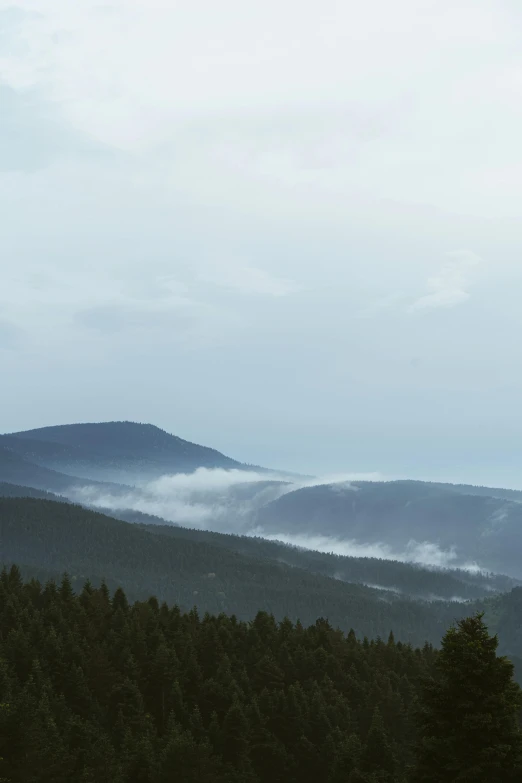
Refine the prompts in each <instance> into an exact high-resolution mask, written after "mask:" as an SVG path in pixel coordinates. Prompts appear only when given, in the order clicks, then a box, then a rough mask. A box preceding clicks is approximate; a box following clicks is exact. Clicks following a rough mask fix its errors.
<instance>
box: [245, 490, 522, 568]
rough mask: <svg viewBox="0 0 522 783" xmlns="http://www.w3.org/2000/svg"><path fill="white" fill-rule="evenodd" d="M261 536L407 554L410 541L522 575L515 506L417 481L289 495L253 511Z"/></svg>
mask: <svg viewBox="0 0 522 783" xmlns="http://www.w3.org/2000/svg"><path fill="white" fill-rule="evenodd" d="M255 521H256V524H257V526H258V527H259V529H261V530H262V531H263V533H264V534H267V533H270V534H276V535H277V534H279V535H282V534H288V535H293V536H296V537H302V538H306V537H311V536H317V535H320V536H326V537H332V538H336V539H341V540H353V541H356V542H360V543H366V544H368V543H370V544H385V545H386V546H387V547H388V548H389V549H390V550H391V551H392V552H395V553H405V552H406V553H407V551H408V547H411V542H412V541H414V542H418V543H420V544H422V543H423V542H430V543H431V544H435V545H437V546H438V547H440V548H442V549H443V550H448V551H449V550H451V549H454V550H455V553H456V555H457V556H458V557H459V558H460V559H461V560H476V561H477V562H478V563H479V564H480V565H481V566H483V567H484V568H486V569H488V570H491V571H499V572H503V573H509V574H511V575H512V576H516V577H522V564H521V563H520V557H519V552H520V551H521V548H522V504H521V503H519V502H517V501H514V500H507V499H504V498H501V497H491V496H487V495H482V494H465V493H464V492H463V491H462V490H461V489H459V488H455V487H452V486H451V485H438V484H429V483H424V482H401V481H398V482H383V483H372V482H355V483H351V484H348V483H347V484H345V485H321V486H314V487H306V488H303V489H298V490H295V491H294V492H289V493H287V494H285V495H283V496H282V497H280V498H279V499H277V500H274V501H272V502H271V503H268V504H266V505H265V506H263V508H261V509H259V510H258V512H257V515H256V520H255Z"/></svg>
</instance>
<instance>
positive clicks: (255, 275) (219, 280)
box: [199, 264, 300, 297]
mask: <svg viewBox="0 0 522 783" xmlns="http://www.w3.org/2000/svg"><path fill="white" fill-rule="evenodd" d="M199 279H200V280H201V281H203V282H206V283H213V284H215V285H217V286H221V287H223V288H229V289H232V290H235V291H238V292H239V293H241V294H259V295H266V296H274V297H282V296H288V294H292V293H295V292H296V291H299V290H300V286H299V285H298V284H297V283H296V282H294V281H293V280H288V279H286V278H283V277H277V276H276V275H272V274H270V273H269V272H268V271H266V270H264V269H259V268H257V267H253V266H228V265H226V264H225V265H222V266H218V267H217V268H216V270H215V271H206V272H201V273H200V274H199Z"/></svg>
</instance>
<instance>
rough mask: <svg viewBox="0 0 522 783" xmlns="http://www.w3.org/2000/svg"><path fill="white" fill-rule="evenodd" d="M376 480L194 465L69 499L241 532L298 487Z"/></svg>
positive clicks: (344, 488)
mask: <svg viewBox="0 0 522 783" xmlns="http://www.w3.org/2000/svg"><path fill="white" fill-rule="evenodd" d="M372 480H375V481H379V480H382V476H381V475H380V474H378V473H351V474H341V475H330V476H325V477H323V478H306V479H300V478H295V479H289V478H288V476H285V475H283V474H281V475H279V474H278V473H276V472H270V473H265V472H257V471H254V470H252V471H250V470H248V471H245V470H223V469H219V468H218V469H209V468H198V469H197V470H195V471H194V472H193V473H176V474H174V475H164V476H161V477H160V478H158V479H155V480H153V481H147V482H141V483H139V484H138V486H137V487H136V488H135V489H133V490H129V491H128V492H127V493H124V494H122V493H121V492H120V491H115V492H114V493H111V492H110V491H106V490H103V491H102V492H100V490H99V488H97V487H96V486H91V487H86V488H82V489H78V490H76V491H75V495H74V499H75V500H77V501H79V502H82V503H87V504H89V505H93V506H97V507H102V508H109V509H122V508H127V509H132V510H133V511H141V512H143V513H147V514H153V515H155V516H159V517H162V518H163V519H166V520H168V521H170V522H176V523H178V524H182V525H192V526H195V527H209V528H210V529H213V530H219V531H221V532H226V533H237V532H240V533H246V532H248V531H249V530H250V529H251V527H252V524H253V519H254V515H255V512H256V511H257V509H259V508H260V507H261V506H262V505H265V504H266V503H269V502H271V501H272V500H277V498H280V497H281V496H282V495H285V494H287V493H288V492H292V491H293V490H296V489H301V488H303V487H312V486H318V485H321V484H328V485H333V487H334V488H335V491H337V492H355V491H357V488H356V487H354V486H352V485H351V482H352V481H372Z"/></svg>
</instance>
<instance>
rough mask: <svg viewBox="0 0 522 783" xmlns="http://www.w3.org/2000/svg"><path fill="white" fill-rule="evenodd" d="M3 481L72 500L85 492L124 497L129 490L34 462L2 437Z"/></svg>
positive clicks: (0, 466)
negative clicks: (5, 442) (7, 443)
mask: <svg viewBox="0 0 522 783" xmlns="http://www.w3.org/2000/svg"><path fill="white" fill-rule="evenodd" d="M0 482H2V483H4V484H10V485H15V486H18V487H26V488H31V489H36V490H41V491H44V492H51V493H52V494H58V495H65V496H70V497H73V498H74V497H75V496H76V495H77V494H78V492H80V493H81V491H82V490H86V489H90V490H93V489H97V490H98V492H102V491H105V492H109V493H110V494H111V496H113V497H115V498H118V497H119V496H121V495H122V494H123V495H125V494H126V493H127V492H128V490H129V488H128V487H127V488H125V487H123V486H121V485H118V484H111V483H110V482H103V481H93V480H90V479H85V478H79V477H78V476H73V475H70V474H65V473H60V472H59V471H57V470H53V469H52V468H48V467H44V466H43V465H39V464H37V463H35V462H31V461H30V460H29V459H26V458H25V457H22V456H20V455H19V454H17V453H16V452H15V451H13V449H11V448H10V447H9V446H6V445H4V443H3V441H2V436H0ZM26 495H27V493H26Z"/></svg>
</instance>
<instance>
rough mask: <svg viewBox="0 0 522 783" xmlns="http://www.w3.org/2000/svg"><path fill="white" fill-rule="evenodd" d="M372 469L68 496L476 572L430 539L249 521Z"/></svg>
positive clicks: (200, 479) (343, 486)
mask: <svg viewBox="0 0 522 783" xmlns="http://www.w3.org/2000/svg"><path fill="white" fill-rule="evenodd" d="M382 480H384V478H383V477H382V476H380V475H379V474H377V473H370V474H368V473H365V474H349V475H333V476H325V477H322V478H316V479H304V480H302V481H298V480H292V481H290V480H289V479H288V476H286V477H285V476H282V475H281V476H279V475H277V474H266V473H258V472H256V471H243V470H224V469H208V468H199V469H198V470H196V471H194V472H193V473H188V474H186V473H182V474H175V475H167V476H162V477H161V478H159V479H156V480H154V481H150V482H146V483H144V484H143V485H142V486H140V487H134V488H132V489H131V488H129V490H128V492H126V493H125V492H124V493H122V492H121V491H119V492H117V491H115V492H114V493H111V491H110V490H109V491H106V490H102V491H100V489H99V487H96V486H94V485H93V486H91V487H87V488H81V489H77V490H76V491H75V493H74V495H71V496H70V497H71V499H72V500H74V501H76V502H79V503H82V504H85V505H89V506H91V507H95V508H103V509H104V510H111V511H121V510H132V511H139V512H142V513H144V514H151V515H153V516H156V517H161V518H163V519H165V520H167V521H168V522H173V523H176V524H178V525H182V526H185V527H192V528H199V529H205V530H214V531H217V532H222V533H238V534H243V535H257V536H261V537H264V538H267V539H269V540H272V541H276V540H277V541H281V542H282V543H285V544H292V545H295V546H299V547H302V548H305V549H311V550H315V551H319V552H326V553H334V554H338V555H345V556H350V557H375V558H380V559H384V560H399V561H403V562H408V563H416V564H418V565H421V566H425V567H435V568H448V567H451V568H461V569H463V570H467V571H475V572H478V571H480V570H481V569H480V568H479V566H478V565H477V564H476V563H470V562H464V561H462V560H461V559H460V558H459V556H458V555H457V553H456V551H455V550H454V549H453V548H451V549H446V550H443V549H441V548H440V547H439V546H438V545H437V544H435V543H432V542H430V541H423V542H419V541H415V540H411V541H409V542H408V544H407V546H406V547H404V549H402V550H397V549H396V548H394V547H392V546H390V545H388V544H386V543H384V542H383V543H364V542H361V541H355V540H341V539H336V538H331V537H327V536H321V535H319V534H318V535H311V536H308V535H307V536H304V535H288V534H287V533H284V532H280V533H277V534H273V533H270V534H268V533H267V534H265V532H264V531H263V529H262V528H259V527H257V526H256V524H255V514H256V511H257V510H258V509H259V508H261V507H262V506H264V505H266V504H267V503H270V502H271V501H274V500H277V499H278V498H280V497H282V496H283V495H285V494H287V493H289V492H293V491H295V490H297V489H301V488H303V487H311V486H319V485H325V484H328V485H330V486H333V487H334V488H338V489H339V490H342V491H347V490H352V491H353V492H357V487H356V486H353V485H352V484H351V482H354V481H382Z"/></svg>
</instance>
